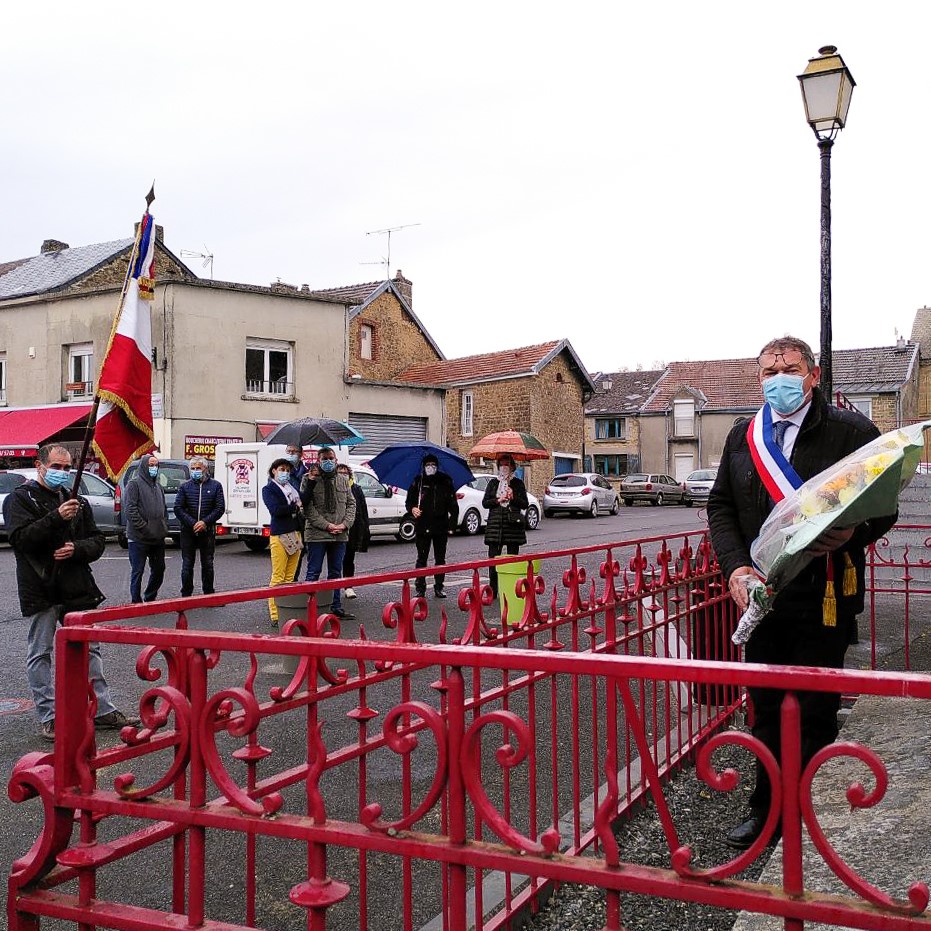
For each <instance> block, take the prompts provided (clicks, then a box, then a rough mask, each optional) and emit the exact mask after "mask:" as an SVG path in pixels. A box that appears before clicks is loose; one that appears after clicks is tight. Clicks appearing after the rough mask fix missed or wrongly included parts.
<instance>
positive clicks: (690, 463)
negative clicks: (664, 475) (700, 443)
mask: <svg viewBox="0 0 931 931" xmlns="http://www.w3.org/2000/svg"><path fill="white" fill-rule="evenodd" d="M675 468H676V475H675V479H676V481H677V482H684V481H685V479H686V477H687V476H688V474H689V473H690V472H694V471H695V454H694V453H676V462H675Z"/></svg>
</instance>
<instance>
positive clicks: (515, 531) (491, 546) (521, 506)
mask: <svg viewBox="0 0 931 931" xmlns="http://www.w3.org/2000/svg"><path fill="white" fill-rule="evenodd" d="M496 465H497V468H498V475H497V477H496V478H493V479H492V480H491V481H490V482H489V483H488V486H487V487H486V489H485V497H484V498H483V499H482V507H486V508H488V523H487V524H486V525H485V546H487V547H488V558H489V559H494V558H495V557H496V556H500V555H501V552H502V550H504V549H505V548H506V549H507V551H508V555H509V556H516V555H517V553H518V551H519V550H520V548H521V547H522V546H523V545H524V544H525V543H526V542H527V532H526V522H525V520H524V515H523V513H522V512H523V511H526V510H527V505H528V503H529V502H528V501H527V487H526V486H525V485H524V483H523V481H522V480H521V479H519V478H518V477H517V476H516V475H515V474H514V472H515V470H516V468H517V466H516V463H515V462H514V457H513V456H512V455H511V454H510V453H501V454H500V455H499V456H498V458H497V462H496ZM488 581H489V583H490V585H491V590H492V591H493V592H494V593H495V598H497V597H498V571H497V569H495V567H494V566H489V567H488Z"/></svg>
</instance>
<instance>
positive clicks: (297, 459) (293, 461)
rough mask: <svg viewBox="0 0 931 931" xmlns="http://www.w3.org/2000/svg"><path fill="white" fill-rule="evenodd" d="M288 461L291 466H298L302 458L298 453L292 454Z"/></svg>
mask: <svg viewBox="0 0 931 931" xmlns="http://www.w3.org/2000/svg"><path fill="white" fill-rule="evenodd" d="M287 459H288V462H290V463H291V465H297V464H298V462H300V460H301V457H300V456H299V455H298V454H297V453H291V454H290V455H289V456H288V457H287Z"/></svg>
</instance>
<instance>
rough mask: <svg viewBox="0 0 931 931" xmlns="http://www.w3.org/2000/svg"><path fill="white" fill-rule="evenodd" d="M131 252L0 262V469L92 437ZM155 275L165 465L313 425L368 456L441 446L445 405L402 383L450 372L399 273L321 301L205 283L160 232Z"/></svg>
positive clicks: (93, 249)
mask: <svg viewBox="0 0 931 931" xmlns="http://www.w3.org/2000/svg"><path fill="white" fill-rule="evenodd" d="M132 243H133V241H132V240H131V239H125V240H117V241H114V242H109V243H101V244H97V245H93V246H84V247H79V248H74V249H72V248H70V247H69V246H68V244H67V243H62V242H59V241H57V240H47V241H46V242H45V243H44V244H43V248H42V252H41V253H40V254H39V255H38V256H33V257H30V258H27V259H21V260H17V261H14V262H7V263H3V264H0V456H3V455H4V454H6V455H7V457H8V462H9V461H10V460H14V461H15V460H17V459H18V458H19V455H17V454H21V456H23V457H26V458H27V459H28V458H31V457H32V456H34V453H35V448H36V447H37V446H38V445H39V444H41V443H42V442H44V441H47V440H49V439H55V440H77V439H78V438H79V437H81V436H82V435H83V426H84V424H86V422H87V418H88V414H89V412H90V407H91V402H92V400H93V395H94V384H95V379H96V376H97V371H98V368H99V365H100V363H101V360H102V358H103V355H104V353H105V351H106V346H107V343H108V340H109V334H110V329H111V326H112V324H113V320H114V316H115V313H116V310H117V306H118V303H119V293H120V289H121V287H122V283H123V280H124V277H125V274H126V267H127V263H128V258H129V255H130V251H131V249H132ZM156 276H157V277H156V287H155V299H154V301H153V304H152V347H153V348H152V361H153V371H152V398H153V414H154V421H155V422H154V426H155V437H156V442H157V444H158V447H159V450H160V452H161V454H162V455H163V456H166V457H175V458H177V457H181V456H185V455H187V454H188V452H189V450H190V449H191V447H192V446H193V445H195V444H196V445H197V446H198V447H199V448H210V447H211V444H212V443H215V442H221V441H226V442H230V441H237V440H247V441H251V440H255V439H257V438H261V436H262V435H263V434H267V433H268V432H269V430H270V429H271V428H272V426H273V425H275V424H277V423H281V422H283V421H286V420H292V419H295V418H297V417H304V416H327V417H335V418H337V419H340V420H347V421H349V422H350V423H351V424H353V425H354V426H356V427H357V428H358V429H359V430H360V432H362V433H363V435H365V436H366V439H367V443H366V444H365V446H364V447H359V450H360V451H361V452H369V451H371V452H375V451H377V450H378V449H380V448H382V447H383V446H384V445H385V444H386V443H387V442H393V441H395V440H400V439H410V438H418V439H430V440H434V441H436V442H442V441H443V439H444V435H445V392H444V391H443V390H442V389H440V388H433V387H427V386H414V385H411V384H409V383H405V382H402V381H401V380H400V379H398V378H397V377H396V376H397V371H396V370H397V369H399V368H401V367H402V366H405V365H410V364H411V362H412V361H416V362H428V361H441V360H442V359H443V354H442V353H441V352H440V350H439V348H438V347H437V345H436V344H435V342H434V341H433V339H432V338H431V337H430V335H429V333H427V331H426V329H425V328H424V327H423V325H422V324H421V323H420V321H419V320H417V318H416V317H415V316H414V314H413V311H412V309H411V307H410V295H411V283H410V282H409V281H408V280H407V279H405V278H403V276H402V275H401V274H400V273H399V274H398V276H397V277H396V278H395V279H394V280H393V281H390V282H373V283H370V284H367V285H356V286H353V287H350V288H337V289H332V290H330V291H314V292H312V291H311V290H310V289H309V287H308V286H307V285H304V286H302V287H301V288H297V287H294V286H290V285H287V284H282V283H281V282H277V283H275V284H272V285H270V286H269V287H261V286H255V285H247V284H239V283H235V282H224V281H213V280H206V279H202V278H198V277H197V276H196V275H195V274H194V273H193V272H192V271H191V270H190V269H189V268H187V266H185V265H184V263H183V262H181V260H180V259H178V258H177V257H176V256H175V255H174V254H173V253H172V252H170V251H169V250H168V249H167V248H166V247H165V244H164V241H163V237H162V235H161V231H160V230H159V231H158V236H157V241H156ZM366 327H368V328H369V329H368V330H366V329H365V328H366ZM366 333H367V334H369V335H370V336H372V335H374V339H373V340H370V342H369V344H368V347H366V345H365V344H364V340H365V338H366ZM386 347H390V348H391V351H390V352H388V351H382V350H385V349H386ZM395 353H397V355H395Z"/></svg>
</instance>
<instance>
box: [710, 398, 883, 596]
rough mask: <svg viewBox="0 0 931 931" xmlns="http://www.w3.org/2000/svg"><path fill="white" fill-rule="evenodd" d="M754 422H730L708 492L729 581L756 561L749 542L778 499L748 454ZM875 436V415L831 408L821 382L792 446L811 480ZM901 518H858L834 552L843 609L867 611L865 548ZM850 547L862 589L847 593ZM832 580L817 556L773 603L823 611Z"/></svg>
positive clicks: (714, 537)
mask: <svg viewBox="0 0 931 931" xmlns="http://www.w3.org/2000/svg"><path fill="white" fill-rule="evenodd" d="M749 423H750V421H749V420H748V419H741V420H739V421H737V423H736V424H735V425H734V426H733V427H732V428H731V432H730V433H729V434H728V437H727V440H726V441H725V443H724V453H723V455H722V456H721V465H720V467H719V468H718V476H717V478H716V479H715V483H714V487H713V488H712V489H711V494H710V495H709V498H708V526H709V528H710V530H711V543H712V545H713V546H714V551H715V554H716V555H717V558H718V562H719V563H720V564H721V569H722V571H723V573H724V578H725V580H727V579H729V578H730V576H731V573H732V572H733V571H734V570H735V569H737V568H739V567H740V566H750V565H752V563H751V561H750V544H751V543H752V542H753V541H754V540H755V539H756V537H757V535H758V534H759V532H760V527H761V526H762V525H763V521H765V520H766V517H767V515H768V514H769V512H770V511H771V510H772V509H773V507H774V506H775V505H774V502H773V500H772V498H770V496H769V493H768V492H767V491H766V488H765V487H764V485H763V482H762V480H761V479H760V477H759V475H758V474H757V471H756V468H755V467H754V465H753V460H752V459H751V457H750V447H749V446H748V444H747V428H748V426H749ZM877 436H879V430H877V429H876V426H875V424H873V422H872V421H870V420H868V419H867V418H866V417H864V416H863V415H862V414H860V413H858V412H856V411H848V410H844V409H842V408H838V407H830V406H829V405H828V404H827V403H826V402H825V400H824V397H823V396H822V394H821V392H820V391H819V390H818V389H817V388H815V389H814V392H813V399H812V404H811V408H810V409H809V411H808V413H807V414H806V416H805V420H804V421H803V422H802V426H801V429H800V430H799V432H798V436H797V437H796V439H795V445H794V447H793V448H792V459H791V461H792V467H793V468H794V469H795V471H796V472H797V473H798V474H799V476H801V478H802V479H804V480H806V481H807V480H808V479H810V478H812V477H813V476H815V475H817V474H818V473H819V472H821V471H822V470H824V469H826V468H827V467H828V466H830V465H833V464H834V463H835V462H837V461H838V460H840V459H843V458H844V456H846V455H848V454H849V453H852V452H853V451H854V450H856V449H859V448H860V447H861V446H863V445H865V444H866V443H868V442H870V440H872V439H875V438H876V437H877ZM896 518H897V515H892V516H891V517H884V518H881V519H877V520H870V521H866V522H865V523H863V524H860V525H859V526H858V527H857V528H856V530H855V531H854V535H853V536H852V537H851V539H850V541H849V542H848V543H847V544H846V545H845V546H843V547H842V548H841V549H840V550H838V551H836V552H835V553H834V580H835V585H834V591H835V595H836V597H837V609H838V613H839V614H840V613H842V612H843V613H845V614H856V613H859V612H860V611H862V610H863V576H864V565H865V562H866V559H865V555H864V549H865V547H866V546H867V545H869V544H870V543H872V542H873V541H874V540H878V539H879V538H880V537H881V536H882V535H883V534H884V533H886V531H887V530H889V528H890V527H892V525H893V524H894V523H895V522H896ZM845 552H846V553H848V554H849V555H850V558H851V561H852V562H853V564H854V566H855V567H856V570H857V592H856V594H854V595H847V596H845V595H843V594H842V587H841V585H840V584H837V583H838V581H839V580H840V579H842V578H843V571H844V558H843V554H844V553H845ZM826 579H827V560H826V559H824V558H818V559H813V560H812V561H811V562H810V563H809V564H808V565H807V566H806V567H805V568H804V569H803V570H802V571H801V573H799V575H797V576H796V577H795V578H794V579H793V580H792V581H791V582H790V583H789V584H788V585H787V586H786V588H785V589H783V591H782V592H780V593H779V595H778V597H777V598H776V602H775V607H776V608H778V609H786V608H790V609H796V610H800V611H805V610H809V611H817V612H819V613H820V605H821V602H822V599H823V598H824V590H825V584H826Z"/></svg>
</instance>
